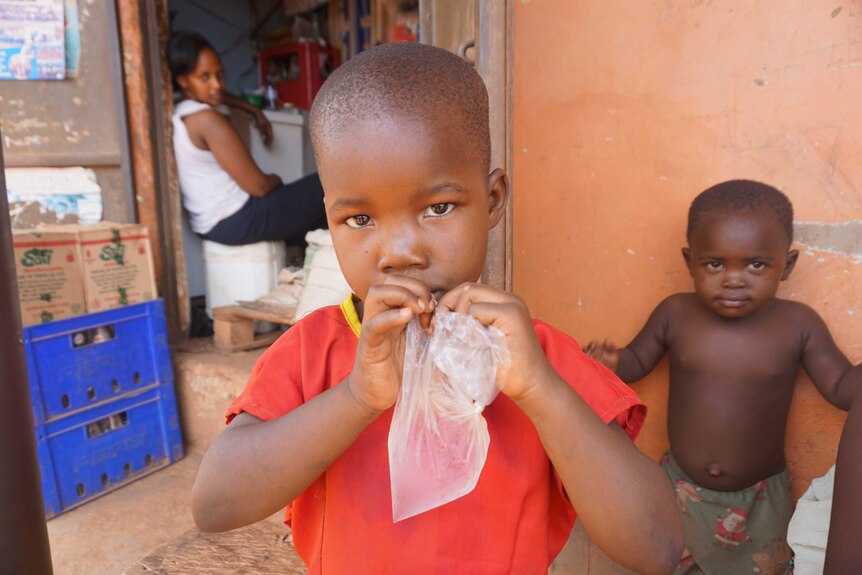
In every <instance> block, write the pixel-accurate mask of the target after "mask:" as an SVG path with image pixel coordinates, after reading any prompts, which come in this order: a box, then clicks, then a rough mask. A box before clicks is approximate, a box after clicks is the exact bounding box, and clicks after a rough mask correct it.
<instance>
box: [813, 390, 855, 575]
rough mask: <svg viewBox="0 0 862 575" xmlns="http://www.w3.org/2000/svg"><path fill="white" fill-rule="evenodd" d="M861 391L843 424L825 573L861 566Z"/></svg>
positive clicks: (840, 574)
mask: <svg viewBox="0 0 862 575" xmlns="http://www.w3.org/2000/svg"><path fill="white" fill-rule="evenodd" d="M860 484H862V393H860V394H857V395H856V398H855V399H854V400H853V405H852V406H851V408H850V413H849V414H848V416H847V421H846V422H845V423H844V432H843V433H842V434H841V443H839V444H838V460H837V461H836V462H835V489H834V491H833V496H832V519H831V520H830V523H829V540H828V542H827V543H826V564H825V567H824V570H823V574H824V575H843V574H844V573H855V572H856V571H858V569H859V566H860V565H862V546H860V545H859V541H860V539H862V489H860V488H859V486H860Z"/></svg>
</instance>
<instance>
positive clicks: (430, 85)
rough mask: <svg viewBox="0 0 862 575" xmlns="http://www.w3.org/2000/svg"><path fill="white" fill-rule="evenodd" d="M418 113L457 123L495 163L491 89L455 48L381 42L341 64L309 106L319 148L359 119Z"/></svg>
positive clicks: (434, 121)
mask: <svg viewBox="0 0 862 575" xmlns="http://www.w3.org/2000/svg"><path fill="white" fill-rule="evenodd" d="M393 116H395V117H397V118H398V119H399V120H403V119H405V118H406V119H416V120H417V122H419V123H423V124H425V125H428V124H431V125H439V124H441V123H446V124H451V125H456V126H458V129H459V130H460V132H461V133H462V134H463V135H464V138H465V139H466V143H467V144H468V146H470V147H472V148H473V149H475V150H476V152H477V153H478V157H479V159H480V160H482V161H484V162H485V164H486V167H490V163H491V138H490V133H489V129H488V91H487V90H486V89H485V83H484V82H483V81H482V78H481V77H480V76H479V74H478V73H477V72H476V71H475V70H474V69H473V67H472V66H470V64H468V63H467V62H465V61H464V60H463V59H461V58H459V57H458V56H456V55H455V54H453V53H451V52H448V51H446V50H443V49H441V48H436V47H434V46H428V45H425V44H417V43H393V44H382V45H380V46H376V47H374V48H371V49H370V50H366V51H364V52H362V53H360V54H359V55H358V56H356V57H354V58H351V59H350V60H348V61H347V62H345V63H344V64H343V65H342V66H340V67H338V68H337V69H336V70H335V71H334V72H333V73H332V75H331V76H330V77H329V78H328V79H327V80H326V82H324V84H323V86H322V87H321V89H320V92H318V94H317V96H316V98H315V100H314V104H313V105H312V107H311V115H310V118H309V127H310V131H311V140H312V144H313V146H314V150H315V154H319V152H320V150H321V149H323V148H325V146H326V140H327V139H328V138H330V137H332V136H335V135H342V134H344V137H350V136H349V132H347V133H345V130H347V129H349V125H350V124H351V123H353V122H355V121H357V120H365V121H367V120H372V121H381V122H383V121H385V120H386V119H388V118H391V117H393Z"/></svg>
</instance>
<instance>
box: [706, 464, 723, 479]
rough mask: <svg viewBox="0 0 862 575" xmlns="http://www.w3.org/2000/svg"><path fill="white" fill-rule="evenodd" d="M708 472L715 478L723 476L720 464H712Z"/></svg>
mask: <svg viewBox="0 0 862 575" xmlns="http://www.w3.org/2000/svg"><path fill="white" fill-rule="evenodd" d="M708 470H709V474H710V475H712V476H713V477H719V476H720V475H721V468H720V467H719V466H718V463H710V464H709V468H708Z"/></svg>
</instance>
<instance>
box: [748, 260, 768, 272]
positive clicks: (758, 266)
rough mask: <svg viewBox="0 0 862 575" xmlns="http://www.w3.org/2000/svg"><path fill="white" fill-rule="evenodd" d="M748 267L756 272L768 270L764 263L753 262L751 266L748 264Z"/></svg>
mask: <svg viewBox="0 0 862 575" xmlns="http://www.w3.org/2000/svg"><path fill="white" fill-rule="evenodd" d="M748 267H750V268H751V269H753V270H754V271H759V270H762V269H766V264H765V263H763V262H751V263H750V264H748Z"/></svg>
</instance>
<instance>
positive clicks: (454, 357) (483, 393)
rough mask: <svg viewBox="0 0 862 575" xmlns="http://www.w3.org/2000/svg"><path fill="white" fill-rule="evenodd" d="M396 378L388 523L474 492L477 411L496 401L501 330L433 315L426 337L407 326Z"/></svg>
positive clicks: (480, 437)
mask: <svg viewBox="0 0 862 575" xmlns="http://www.w3.org/2000/svg"><path fill="white" fill-rule="evenodd" d="M406 338H407V342H406V343H407V345H406V349H405V352H404V376H403V378H402V383H401V393H400V394H399V396H398V400H397V402H396V404H395V413H394V415H393V417H392V425H391V427H390V429H389V477H390V480H391V485H392V516H393V519H394V520H395V521H401V520H402V519H406V518H408V517H412V516H414V515H418V514H419V513H423V512H425V511H428V510H429V509H433V508H435V507H439V506H440V505H443V504H444V503H449V502H450V501H453V500H455V499H457V498H459V497H462V496H464V495H466V494H468V493H470V491H472V490H473V488H474V487H476V482H477V481H478V480H479V474H480V473H481V472H482V467H483V466H484V465H485V458H486V457H487V455H488V445H489V443H490V436H489V435H488V426H487V423H486V422H485V418H484V416H483V415H482V410H484V409H485V406H487V405H489V404H490V403H491V402H492V401H494V398H495V397H497V393H498V392H499V390H498V389H497V386H496V384H495V379H496V376H497V370H498V368H501V367H505V366H507V365H508V363H509V350H508V348H507V347H506V339H505V336H504V335H503V333H502V332H501V331H500V330H498V329H496V328H494V327H485V326H483V325H482V324H481V323H479V321H478V320H476V319H475V318H473V317H471V316H469V315H465V314H460V313H454V312H448V311H444V310H439V309H438V310H437V311H436V312H435V314H434V334H433V335H432V336H429V335H428V333H427V332H425V331H424V330H423V329H422V328H421V327H420V326H419V324H418V320H416V319H415V318H414V319H413V320H411V322H410V323H409V324H408V326H407V334H406Z"/></svg>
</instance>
